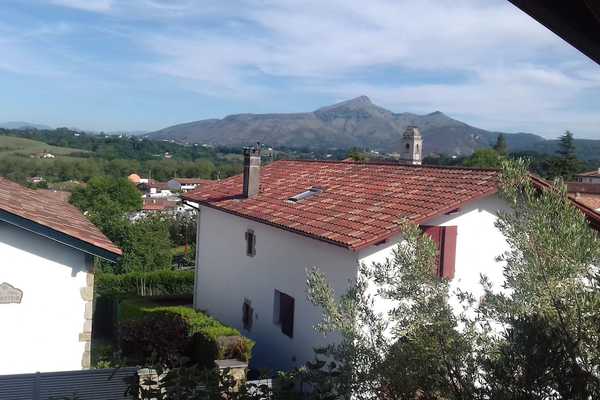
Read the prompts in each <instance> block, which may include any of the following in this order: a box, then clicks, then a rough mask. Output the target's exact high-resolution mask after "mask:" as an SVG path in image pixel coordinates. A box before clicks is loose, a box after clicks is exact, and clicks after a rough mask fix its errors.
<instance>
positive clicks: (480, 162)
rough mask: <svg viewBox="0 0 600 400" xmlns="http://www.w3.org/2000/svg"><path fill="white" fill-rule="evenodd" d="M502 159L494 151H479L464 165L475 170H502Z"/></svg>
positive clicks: (465, 161)
mask: <svg viewBox="0 0 600 400" xmlns="http://www.w3.org/2000/svg"><path fill="white" fill-rule="evenodd" d="M501 161H502V157H501V156H500V155H499V153H498V152H497V151H496V150H494V149H479V150H475V152H474V153H473V154H472V155H471V156H470V157H469V158H467V159H466V160H464V162H463V165H464V166H465V167H475V168H500V164H501Z"/></svg>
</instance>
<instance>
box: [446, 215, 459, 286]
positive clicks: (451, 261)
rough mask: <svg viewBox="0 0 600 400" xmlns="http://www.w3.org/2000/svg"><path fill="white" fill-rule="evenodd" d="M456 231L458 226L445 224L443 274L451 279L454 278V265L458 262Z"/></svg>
mask: <svg viewBox="0 0 600 400" xmlns="http://www.w3.org/2000/svg"><path fill="white" fill-rule="evenodd" d="M456 233H457V228H456V226H444V241H443V243H444V250H443V252H442V254H443V256H442V257H443V259H442V276H443V277H444V278H447V279H449V280H450V279H452V278H454V266H455V264H456Z"/></svg>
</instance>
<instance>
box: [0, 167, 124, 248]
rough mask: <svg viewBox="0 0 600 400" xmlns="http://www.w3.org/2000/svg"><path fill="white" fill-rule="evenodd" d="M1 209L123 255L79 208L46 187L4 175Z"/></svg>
mask: <svg viewBox="0 0 600 400" xmlns="http://www.w3.org/2000/svg"><path fill="white" fill-rule="evenodd" d="M0 210H3V211H6V212H8V213H11V214H14V215H16V216H19V217H21V218H25V219H28V220H30V221H33V222H35V223H37V224H40V225H43V226H45V227H47V228H50V229H53V230H55V231H58V232H61V233H63V234H66V235H68V236H71V237H74V238H76V239H79V240H82V241H84V242H86V243H89V244H91V245H93V246H96V247H98V248H101V249H104V250H106V251H108V252H110V253H113V254H116V255H121V254H122V252H121V249H119V248H118V247H117V246H115V245H114V244H113V243H112V242H111V241H110V240H109V239H108V238H107V237H106V236H105V235H104V234H103V233H102V232H100V229H98V228H97V227H96V226H95V225H94V224H92V223H91V222H90V221H89V220H88V219H87V218H86V217H85V216H84V215H83V214H82V213H81V211H79V209H78V208H76V207H75V206H73V205H71V204H69V203H68V202H66V201H64V200H62V199H60V198H58V197H57V196H56V195H50V194H48V193H47V192H46V191H36V190H31V189H27V188H25V187H23V186H21V185H19V184H17V183H14V182H11V181H9V180H7V179H4V178H0Z"/></svg>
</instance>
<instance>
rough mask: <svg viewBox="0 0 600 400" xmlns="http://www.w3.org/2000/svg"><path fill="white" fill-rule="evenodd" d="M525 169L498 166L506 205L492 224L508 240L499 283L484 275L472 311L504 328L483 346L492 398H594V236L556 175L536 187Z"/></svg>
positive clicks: (597, 296)
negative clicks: (478, 303)
mask: <svg viewBox="0 0 600 400" xmlns="http://www.w3.org/2000/svg"><path fill="white" fill-rule="evenodd" d="M526 172H527V166H526V164H525V163H523V162H518V163H512V164H506V165H505V168H504V173H503V182H502V194H503V196H504V198H505V199H506V200H507V201H508V202H509V203H510V204H511V205H512V206H513V212H511V213H501V214H500V216H499V219H498V222H497V226H498V228H499V229H500V231H501V232H502V233H503V234H504V236H505V237H506V239H507V242H508V244H509V246H510V250H509V251H507V252H506V253H505V254H504V255H502V257H501V260H502V261H503V262H504V263H505V268H504V275H505V277H506V283H505V287H504V290H503V291H499V292H494V291H493V290H492V289H491V287H490V286H489V284H487V283H486V282H485V281H484V284H486V285H485V288H486V298H485V303H484V304H485V306H484V307H481V308H480V310H479V311H480V316H481V317H480V318H482V319H484V320H487V321H494V322H495V323H499V324H502V325H505V326H508V327H509V329H508V330H507V331H506V332H505V333H504V334H503V335H502V336H501V338H500V340H498V341H496V342H494V341H490V342H491V343H492V344H493V345H492V346H491V349H490V350H489V351H488V352H485V353H484V354H486V355H487V357H486V366H487V367H488V370H489V371H490V376H492V377H494V378H496V379H497V380H496V381H495V382H494V383H495V384H494V386H493V387H490V389H489V390H490V392H491V397H492V398H507V397H511V398H514V397H515V396H523V397H526V398H540V399H541V398H547V396H549V394H551V393H556V394H558V395H559V396H560V397H559V398H581V399H584V398H597V397H598V396H600V378H599V376H598V370H599V368H600V351H598V349H600V324H599V322H600V320H599V317H598V315H599V313H598V310H600V272H599V269H598V266H599V265H600V239H599V238H598V235H597V233H596V232H594V231H592V229H591V228H590V227H589V225H588V223H587V221H586V219H585V217H584V215H583V214H582V213H581V212H580V211H579V210H578V209H576V208H575V207H574V206H573V204H572V203H571V202H570V200H569V199H568V197H567V194H566V190H565V187H564V185H563V184H562V182H561V181H556V182H555V183H554V185H553V186H552V187H551V188H549V189H547V190H543V191H540V190H539V189H537V188H536V187H534V186H533V185H532V183H531V181H530V180H529V179H528V178H527V173H526ZM540 352H543V355H542V354H541V353H540ZM498 371H500V373H499V372H498ZM502 371H513V374H512V375H508V374H506V373H502Z"/></svg>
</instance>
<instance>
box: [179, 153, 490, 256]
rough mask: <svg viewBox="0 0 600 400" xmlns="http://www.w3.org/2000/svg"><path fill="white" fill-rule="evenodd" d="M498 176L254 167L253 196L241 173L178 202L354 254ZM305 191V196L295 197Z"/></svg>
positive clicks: (326, 166) (382, 168)
mask: <svg viewBox="0 0 600 400" xmlns="http://www.w3.org/2000/svg"><path fill="white" fill-rule="evenodd" d="M497 179H498V172H497V171H494V170H485V169H471V168H454V167H435V166H413V165H399V164H391V163H386V164H383V163H380V164H377V163H368V164H367V163H352V162H330V161H276V162H274V163H271V164H269V165H267V166H265V167H263V168H262V171H261V190H260V193H259V194H258V195H257V196H255V197H252V198H249V199H244V198H243V197H242V175H238V176H234V177H231V178H229V179H226V180H223V181H220V182H216V181H212V182H211V183H210V184H208V185H206V186H204V187H203V188H201V189H198V190H195V191H193V192H190V193H188V194H186V195H184V196H183V198H184V199H186V200H190V201H194V202H198V203H200V204H202V205H205V206H208V207H212V208H216V209H219V210H222V211H225V212H228V213H231V214H235V215H239V216H242V217H245V218H249V219H252V220H256V221H259V222H263V223H266V224H269V225H273V226H276V227H279V228H282V229H286V230H289V231H292V232H296V233H300V234H303V235H305V236H309V237H313V238H316V239H319V240H323V241H326V242H329V243H332V244H335V245H339V246H342V247H346V248H350V249H353V250H357V249H360V248H364V247H367V246H369V245H371V244H374V243H377V242H379V241H382V240H385V239H387V238H389V237H391V236H393V235H395V234H397V233H399V232H400V229H401V224H402V222H403V221H404V220H409V221H412V222H414V223H423V222H425V221H427V220H429V219H431V218H433V217H436V216H438V215H442V214H444V213H447V212H449V211H452V210H454V209H456V208H458V207H460V206H461V205H463V204H464V203H466V202H468V201H472V200H475V199H477V198H481V197H484V196H487V195H490V194H493V193H495V192H496V191H497ZM313 188H318V189H319V190H318V191H316V192H313V193H311V195H310V196H304V197H303V196H300V197H302V198H301V199H299V200H297V201H293V200H290V199H292V198H297V197H298V195H301V194H303V193H305V192H307V191H311V189H313Z"/></svg>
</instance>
